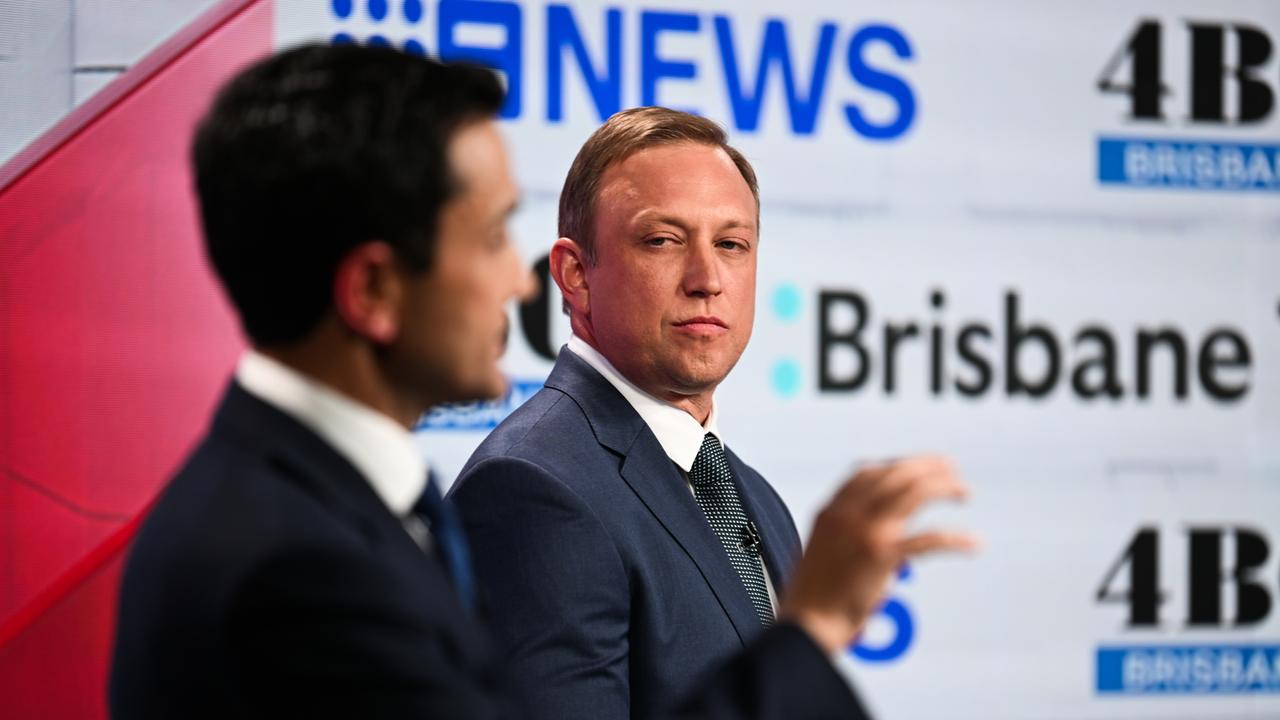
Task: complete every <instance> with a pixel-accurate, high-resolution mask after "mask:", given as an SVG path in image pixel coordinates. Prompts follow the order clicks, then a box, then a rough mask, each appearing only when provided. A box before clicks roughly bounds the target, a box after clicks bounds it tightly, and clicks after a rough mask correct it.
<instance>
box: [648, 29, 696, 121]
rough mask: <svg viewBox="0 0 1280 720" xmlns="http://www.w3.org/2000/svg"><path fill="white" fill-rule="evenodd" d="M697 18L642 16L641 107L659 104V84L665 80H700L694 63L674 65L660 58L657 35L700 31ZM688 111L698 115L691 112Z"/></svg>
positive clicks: (675, 63)
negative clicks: (697, 78) (696, 78)
mask: <svg viewBox="0 0 1280 720" xmlns="http://www.w3.org/2000/svg"><path fill="white" fill-rule="evenodd" d="M698 25H699V23H698V16H697V15H690V14H687V13H667V12H653V11H648V10H646V11H645V12H643V13H641V14H640V104H641V105H659V104H661V103H659V102H658V81H659V80H661V79H662V78H686V79H692V78H695V77H697V75H698V68H697V66H695V65H694V64H693V63H691V62H673V61H670V60H664V59H662V58H659V57H658V35H659V34H661V33H664V32H686V33H691V32H698ZM688 112H695V111H694V110H688Z"/></svg>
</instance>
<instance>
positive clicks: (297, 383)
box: [236, 350, 427, 540]
mask: <svg viewBox="0 0 1280 720" xmlns="http://www.w3.org/2000/svg"><path fill="white" fill-rule="evenodd" d="M236 381H237V382H238V383H240V386H241V387H243V388H244V389H245V390H247V391H248V392H250V393H251V394H253V395H254V396H256V397H257V398H259V399H260V400H262V401H264V402H266V403H267V404H269V405H271V406H273V407H275V408H276V409H278V410H280V411H282V412H284V413H285V414H287V415H289V416H290V417H292V418H293V419H295V420H297V421H298V422H300V423H302V424H303V425H305V426H306V427H307V428H308V429H310V430H311V431H312V432H314V433H315V434H317V435H319V436H320V437H321V438H323V439H324V441H325V442H327V443H328V444H329V446H330V447H332V448H333V449H334V450H336V451H337V453H338V454H339V455H341V456H342V457H344V458H346V459H347V460H348V461H349V462H350V463H351V464H352V465H354V466H355V468H356V470H358V471H360V474H361V475H363V476H364V479H365V480H367V481H368V482H369V486H370V487H372V488H373V491H374V492H375V493H376V494H377V495H378V497H379V498H381V499H382V502H383V503H385V504H386V506H387V507H388V508H389V509H390V510H391V512H392V513H394V514H395V515H396V517H399V518H405V517H413V516H412V515H411V513H410V512H409V511H410V510H411V509H412V508H413V505H414V503H416V502H417V501H418V497H419V496H420V495H422V490H423V488H425V487H426V484H427V461H426V459H425V458H424V457H423V456H422V453H421V452H420V451H419V450H418V448H417V447H416V446H415V445H414V444H413V436H412V435H411V434H410V433H409V431H408V430H406V429H405V428H403V427H402V426H401V425H400V424H399V423H397V422H396V421H394V420H392V419H391V418H389V417H387V416H386V415H383V414H382V413H380V412H378V411H377V410H374V409H373V408H370V407H368V406H367V405H363V404H361V403H359V402H357V401H356V400H353V399H351V398H349V397H347V396H346V395H343V394H342V393H340V392H338V391H337V390H334V389H333V388H330V387H328V386H327V385H324V384H323V383H320V382H318V381H316V380H313V379H311V378H309V377H307V376H306V375H303V374H302V373H300V372H298V371H297V370H294V369H293V368H291V367H288V366H287V365H284V364H283V363H280V362H278V361H276V360H273V359H271V358H269V357H267V356H266V355H263V354H261V353H258V352H255V351H253V350H249V351H247V352H245V354H244V355H243V356H241V358H240V363H239V365H238V366H237V367H236ZM410 534H411V535H414V534H415V533H414V532H413V531H412V530H410ZM414 539H415V540H417V539H418V538H417V537H415V538H414Z"/></svg>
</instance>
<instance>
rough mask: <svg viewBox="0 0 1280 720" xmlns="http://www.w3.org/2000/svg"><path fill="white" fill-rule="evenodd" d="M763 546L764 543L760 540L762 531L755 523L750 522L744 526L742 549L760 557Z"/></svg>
mask: <svg viewBox="0 0 1280 720" xmlns="http://www.w3.org/2000/svg"><path fill="white" fill-rule="evenodd" d="M763 544H764V541H763V540H762V539H761V538H760V531H759V530H758V529H757V528H756V523H755V521H754V520H748V521H747V524H746V525H743V526H742V549H743V550H746V551H747V552H750V553H754V554H756V555H759V554H760V547H761V545H763Z"/></svg>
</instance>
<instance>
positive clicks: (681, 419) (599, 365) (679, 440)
mask: <svg viewBox="0 0 1280 720" xmlns="http://www.w3.org/2000/svg"><path fill="white" fill-rule="evenodd" d="M569 350H571V351H573V354H574V355H577V356H578V357H580V358H582V359H583V360H585V361H586V363H587V364H588V365H590V366H591V367H593V368H595V369H596V372H598V373H600V374H601V375H602V376H603V377H604V379H605V380H608V381H609V384H610V385H612V386H614V387H615V388H617V389H618V392H620V393H622V397H624V398H626V400H627V402H628V403H630V404H631V407H633V408H635V411H636V413H637V414H639V415H640V418H641V419H642V420H644V422H645V424H646V425H648V426H649V430H651V431H652V432H653V434H654V436H655V437H657V438H658V444H659V445H661V446H662V450H663V451H664V452H666V454H667V457H669V458H671V460H672V462H674V463H675V464H676V465H679V466H680V469H681V470H684V471H685V472H686V473H687V472H689V470H690V468H692V467H693V461H694V458H696V457H698V451H699V450H700V449H702V439H703V437H705V436H706V434H707V433H711V434H712V435H715V436H716V439H717V440H719V441H720V443H721V444H722V445H723V444H724V438H722V437H720V431H719V429H718V427H717V417H716V404H715V401H714V400H712V401H711V413H710V414H709V415H707V422H706V424H705V425H699V424H698V421H697V420H694V419H693V416H692V415H690V414H689V413H687V412H685V411H684V410H681V409H680V408H678V407H676V406H674V405H671V404H669V403H665V402H663V401H661V400H659V399H658V398H656V397H654V396H652V395H650V394H649V393H647V392H645V391H644V390H641V389H640V388H639V387H637V386H636V385H635V384H634V383H632V382H631V381H630V380H628V379H626V378H625V377H623V376H622V373H620V372H618V370H617V368H615V367H614V366H613V364H612V363H610V362H609V361H608V360H606V359H605V357H604V356H603V355H601V354H600V351H599V350H596V349H595V348H593V347H591V346H590V345H588V344H587V341H586V340H583V339H582V338H580V337H578V336H577V335H573V336H570V338H569Z"/></svg>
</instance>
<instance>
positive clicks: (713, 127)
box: [559, 107, 760, 265]
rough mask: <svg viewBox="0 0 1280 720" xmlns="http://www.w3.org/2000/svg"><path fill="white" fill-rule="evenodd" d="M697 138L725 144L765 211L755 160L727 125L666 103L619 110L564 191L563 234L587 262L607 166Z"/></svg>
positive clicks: (577, 161) (586, 147)
mask: <svg viewBox="0 0 1280 720" xmlns="http://www.w3.org/2000/svg"><path fill="white" fill-rule="evenodd" d="M681 142H693V143H699V144H702V145H710V146H712V147H717V148H720V149H721V150H723V151H724V152H725V154H727V155H728V156H729V159H730V160H732V161H733V164H734V165H735V166H736V167H737V168H738V172H739V173H741V174H742V179H743V180H746V181H747V187H749V188H751V195H752V197H754V198H755V201H756V217H757V221H758V220H759V213H760V187H759V184H758V183H757V182H756V171H755V170H754V169H753V168H752V167H751V163H749V162H747V159H746V158H745V157H743V155H742V153H740V152H738V150H737V149H735V148H734V147H733V146H732V145H730V144H729V139H728V136H727V135H726V134H725V131H724V128H722V127H720V126H719V125H718V124H716V123H715V122H714V121H712V120H708V119H706V118H704V117H698V116H697V115H692V114H690V113H686V112H681V111H679V110H672V109H670V108H664V107H640V108H632V109H630V110H623V111H621V112H618V113H614V115H613V116H612V117H610V118H609V119H608V120H607V121H605V123H604V124H603V125H601V126H600V127H599V128H597V129H596V131H595V132H594V133H592V134H591V137H589V138H587V141H586V143H584V144H583V145H582V149H581V150H579V151H578V155H577V157H575V158H574V159H573V165H572V166H570V168H569V174H568V176H566V177H565V179H564V188H563V189H562V190H561V191H560V222H559V225H560V227H559V232H560V237H567V238H572V239H573V240H574V242H576V243H578V246H579V247H580V248H582V251H583V254H584V255H585V257H584V258H583V259H584V260H585V261H586V262H587V264H589V265H590V264H595V217H596V198H597V197H598V196H599V194H600V180H601V178H603V177H604V173H605V170H607V169H608V168H609V166H610V165H613V164H614V163H617V162H622V161H623V160H626V159H627V158H628V157H630V156H631V155H633V154H635V153H637V152H639V151H640V150H643V149H645V148H649V147H653V146H655V145H669V144H672V143H681Z"/></svg>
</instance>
